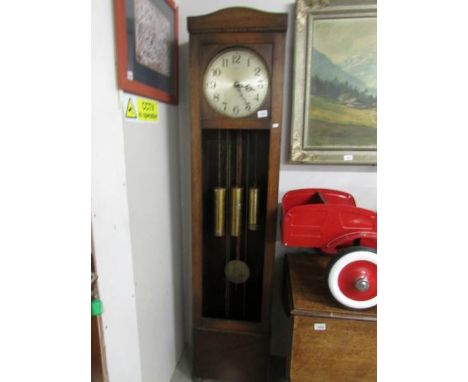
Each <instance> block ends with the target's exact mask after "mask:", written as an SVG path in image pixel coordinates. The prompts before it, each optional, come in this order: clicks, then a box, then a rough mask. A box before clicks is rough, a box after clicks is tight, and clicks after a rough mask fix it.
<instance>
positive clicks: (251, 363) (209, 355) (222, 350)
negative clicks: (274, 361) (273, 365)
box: [192, 329, 270, 382]
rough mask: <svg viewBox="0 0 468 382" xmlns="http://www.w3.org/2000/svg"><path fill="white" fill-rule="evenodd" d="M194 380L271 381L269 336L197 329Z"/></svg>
mask: <svg viewBox="0 0 468 382" xmlns="http://www.w3.org/2000/svg"><path fill="white" fill-rule="evenodd" d="M193 335H194V355H193V371H192V373H193V377H194V378H210V379H220V380H223V381H229V382H266V381H268V354H269V351H268V349H269V338H270V336H269V334H268V333H247V332H238V331H231V332H228V331H223V332H219V331H213V330H205V329H194V330H193Z"/></svg>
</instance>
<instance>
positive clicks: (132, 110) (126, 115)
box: [125, 98, 137, 118]
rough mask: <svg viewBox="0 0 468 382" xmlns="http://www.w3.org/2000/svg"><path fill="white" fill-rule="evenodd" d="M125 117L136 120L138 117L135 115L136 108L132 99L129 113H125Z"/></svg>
mask: <svg viewBox="0 0 468 382" xmlns="http://www.w3.org/2000/svg"><path fill="white" fill-rule="evenodd" d="M125 117H126V118H136V117H137V115H136V113H135V106H133V101H132V98H129V99H128V103H127V111H126V112H125Z"/></svg>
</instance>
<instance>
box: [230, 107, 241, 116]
mask: <svg viewBox="0 0 468 382" xmlns="http://www.w3.org/2000/svg"><path fill="white" fill-rule="evenodd" d="M232 112H233V113H234V114H239V112H240V107H239V106H234V107H233V108H232Z"/></svg>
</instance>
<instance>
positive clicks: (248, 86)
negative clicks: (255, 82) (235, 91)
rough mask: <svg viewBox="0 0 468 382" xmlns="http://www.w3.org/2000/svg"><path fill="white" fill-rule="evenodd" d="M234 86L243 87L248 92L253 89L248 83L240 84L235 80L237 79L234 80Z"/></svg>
mask: <svg viewBox="0 0 468 382" xmlns="http://www.w3.org/2000/svg"><path fill="white" fill-rule="evenodd" d="M234 87H236V88H244V89H245V90H246V91H248V92H252V91H254V90H255V89H254V88H253V87H252V86H250V84H247V85H241V84H240V83H239V82H237V81H236V82H234Z"/></svg>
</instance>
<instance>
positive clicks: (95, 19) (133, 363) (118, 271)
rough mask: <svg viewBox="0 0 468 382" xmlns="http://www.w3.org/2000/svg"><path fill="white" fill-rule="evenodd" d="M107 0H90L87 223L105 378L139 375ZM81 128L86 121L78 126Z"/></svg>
mask: <svg viewBox="0 0 468 382" xmlns="http://www.w3.org/2000/svg"><path fill="white" fill-rule="evenodd" d="M112 11H113V10H112V2H111V0H99V1H93V2H92V52H91V56H92V190H91V193H92V224H93V239H94V250H95V256H96V269H97V272H98V274H99V280H98V283H99V290H100V297H101V299H102V300H103V302H104V313H103V315H102V322H103V327H104V342H105V347H106V356H107V366H108V372H109V379H110V382H128V381H135V382H139V381H141V366H140V347H139V343H138V324H137V315H136V303H135V288H134V277H133V258H132V249H131V238H130V222H129V213H128V203H127V187H126V183H127V179H126V170H125V157H124V133H123V123H122V116H121V111H120V106H119V102H118V93H117V90H116V83H115V70H114V57H115V50H114V43H113V37H112V36H113V34H114V30H113V22H112V20H113V18H112ZM83 128H86V126H83Z"/></svg>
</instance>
